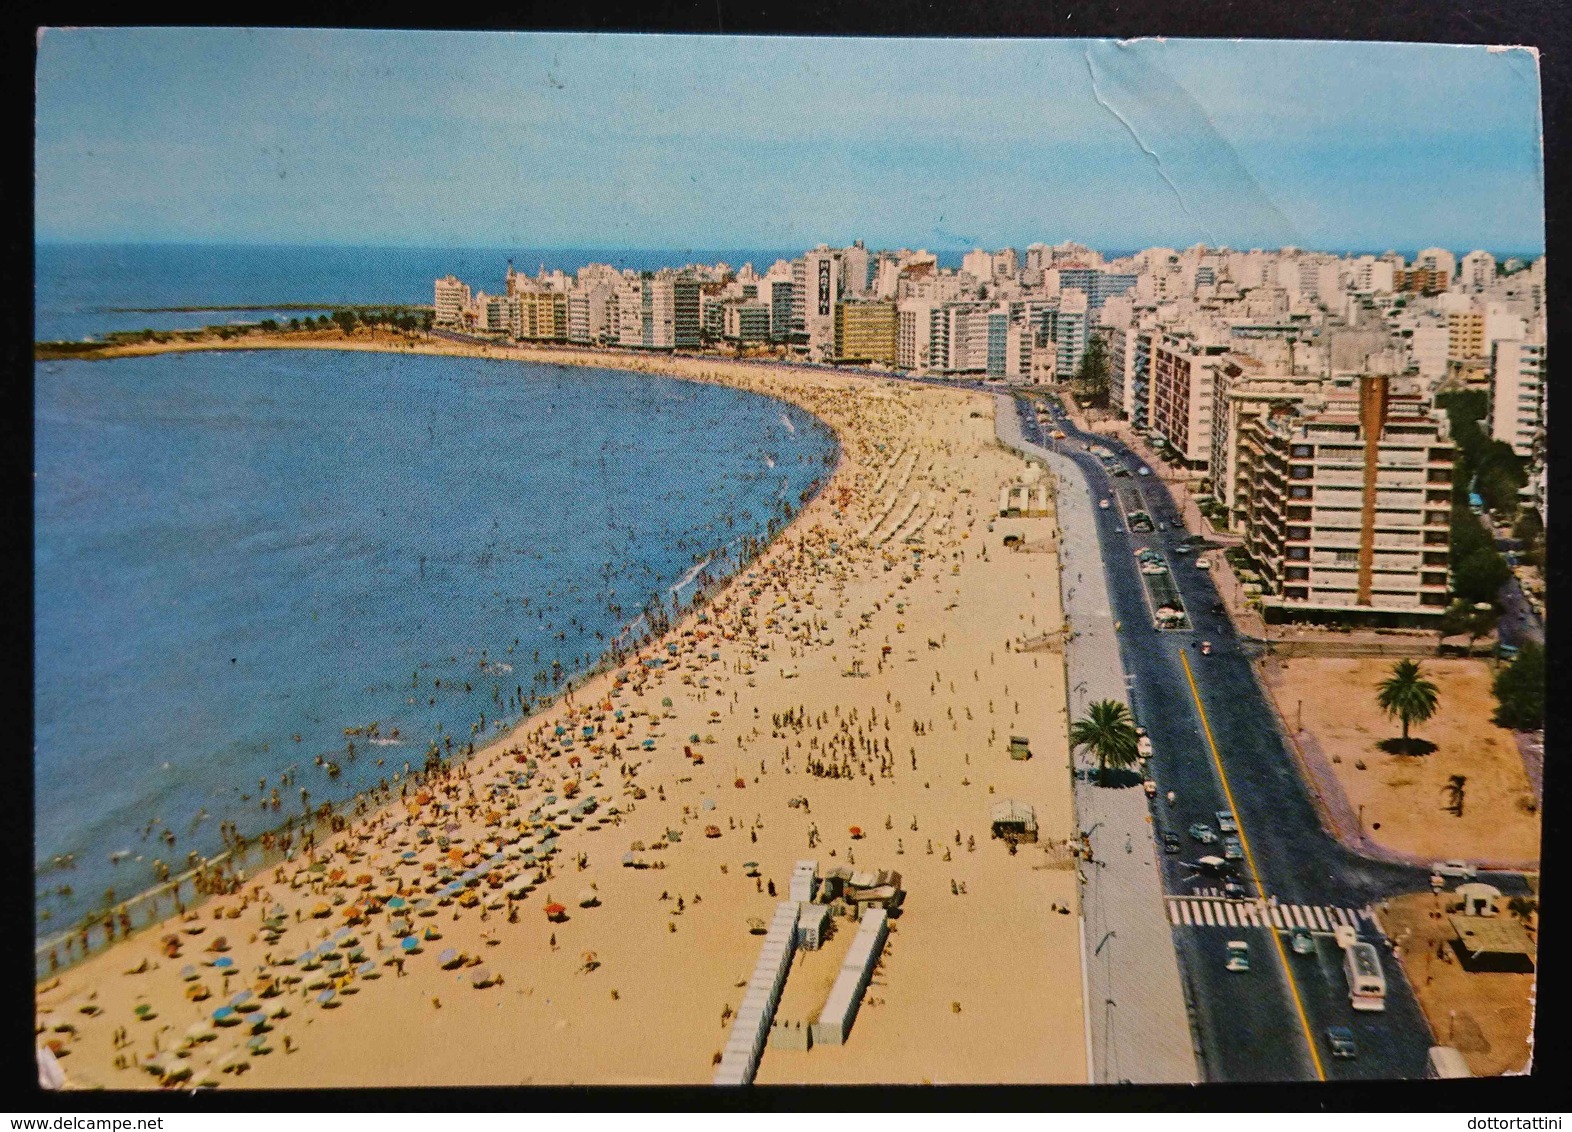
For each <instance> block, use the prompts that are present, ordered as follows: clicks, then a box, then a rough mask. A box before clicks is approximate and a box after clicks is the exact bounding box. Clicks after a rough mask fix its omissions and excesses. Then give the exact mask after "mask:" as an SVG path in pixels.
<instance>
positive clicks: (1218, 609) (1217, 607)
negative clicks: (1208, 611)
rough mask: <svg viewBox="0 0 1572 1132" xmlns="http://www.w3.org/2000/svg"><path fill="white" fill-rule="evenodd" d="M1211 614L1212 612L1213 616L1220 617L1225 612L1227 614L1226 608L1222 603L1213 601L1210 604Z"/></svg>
mask: <svg viewBox="0 0 1572 1132" xmlns="http://www.w3.org/2000/svg"><path fill="white" fill-rule="evenodd" d="M1212 612H1213V613H1215V614H1217V615H1218V616H1221V615H1223V614H1224V613H1227V612H1228V607H1227V606H1225V605H1224V604H1223V603H1222V602H1220V601H1214V602H1213V603H1212Z"/></svg>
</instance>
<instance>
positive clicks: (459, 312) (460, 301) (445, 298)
mask: <svg viewBox="0 0 1572 1132" xmlns="http://www.w3.org/2000/svg"><path fill="white" fill-rule="evenodd" d="M434 297H435V306H436V311H435V313H434V315H433V317H432V321H433V322H434V323H435V324H436V325H437V326H459V325H462V324H463V322H464V312H465V311H467V310H468V309H469V304H470V292H469V284H468V283H464V282H461V281H460V280H459V279H458V277H457V276H453V275H448V276H444V277H443V278H441V279H438V280H437V283H436V294H435V296H434Z"/></svg>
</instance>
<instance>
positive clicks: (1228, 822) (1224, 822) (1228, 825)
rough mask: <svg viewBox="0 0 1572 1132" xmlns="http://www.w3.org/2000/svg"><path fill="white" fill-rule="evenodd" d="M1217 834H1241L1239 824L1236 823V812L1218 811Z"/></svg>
mask: <svg viewBox="0 0 1572 1132" xmlns="http://www.w3.org/2000/svg"><path fill="white" fill-rule="evenodd" d="M1217 832H1219V833H1238V832H1239V823H1238V822H1236V821H1234V812H1233V811H1232V810H1218V811H1217Z"/></svg>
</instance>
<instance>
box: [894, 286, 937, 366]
mask: <svg viewBox="0 0 1572 1132" xmlns="http://www.w3.org/2000/svg"><path fill="white" fill-rule="evenodd" d="M938 305H939V304H938V303H936V302H934V301H933V300H932V299H902V300H900V301H899V302H897V303H896V304H895V364H896V366H898V367H899V368H901V369H903V370H908V371H909V372H911V373H919V374H920V373H927V372H928V371H929V369H930V368H931V367H932V364H933V355H932V334H933V312H934V310H935V309H937V307H938Z"/></svg>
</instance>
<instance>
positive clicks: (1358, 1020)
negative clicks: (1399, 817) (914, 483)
mask: <svg viewBox="0 0 1572 1132" xmlns="http://www.w3.org/2000/svg"><path fill="white" fill-rule="evenodd" d="M1055 420H1056V426H1057V427H1059V428H1061V429H1063V430H1064V431H1065V432H1066V433H1067V434H1068V436H1067V440H1066V441H1064V442H1060V443H1059V444H1055V445H1053V447H1055V448H1057V449H1059V450H1061V451H1063V452H1064V453H1066V455H1067V456H1068V458H1069V459H1071V460H1073V461H1074V462H1075V463H1076V464H1077V465H1078V466H1079V467H1080V468H1081V470H1082V472H1083V473H1084V474H1085V476H1086V477H1087V479H1088V480H1089V482H1090V483H1091V484H1092V485H1093V488H1094V492H1097V493H1100V494H1106V493H1107V490H1108V489H1107V485H1106V473H1105V471H1104V469H1102V467H1101V466H1100V465H1098V464H1097V463H1096V462H1095V460H1093V459H1092V457H1090V456H1089V455H1087V454H1085V453H1084V451H1083V449H1082V445H1083V444H1084V443H1087V442H1089V441H1090V440H1091V437H1089V436H1087V435H1084V434H1081V433H1079V432H1077V431H1076V430H1074V428H1073V426H1071V425H1070V424H1069V422H1068V421H1066V420H1064V419H1063V418H1062V415H1056V418H1055ZM1022 423H1023V425H1025V427H1026V428H1027V429H1029V430H1032V431H1036V420H1035V418H1028V419H1026V420H1023V422H1022ZM1039 435H1040V433H1039ZM1096 440H1097V441H1098V442H1101V443H1103V444H1105V445H1107V446H1108V447H1110V448H1112V449H1114V450H1115V451H1117V452H1118V453H1119V454H1120V457H1121V459H1125V460H1128V461H1130V462H1131V463H1132V465H1133V463H1134V459H1133V457H1130V456H1129V454H1128V453H1126V452H1124V450H1123V448H1122V446H1120V445H1119V444H1118V443H1117V442H1116V441H1114V440H1112V439H1111V438H1108V437H1103V436H1098V437H1096ZM1154 503H1155V506H1154V515H1153V517H1154V518H1155V519H1158V520H1159V521H1167V522H1168V523H1169V524H1170V525H1171V527H1172V529H1173V532H1174V534H1173V535H1166V534H1164V533H1161V532H1158V533H1154V534H1151V535H1146V536H1138V537H1140V538H1141V540H1142V541H1144V542H1145V543H1146V544H1148V545H1155V546H1157V547H1158V548H1159V549H1161V550H1164V551H1170V552H1171V548H1170V547H1169V546H1168V545H1167V544H1168V543H1169V542H1170V540H1171V539H1173V538H1176V537H1178V534H1179V532H1181V531H1182V527H1181V526H1179V525H1178V516H1177V515H1176V514H1175V513H1174V511H1173V509H1172V506H1171V502H1170V501H1169V500H1167V499H1165V498H1163V497H1161V496H1159V497H1157V498H1156V499H1155V500H1154ZM1099 514H1100V515H1102V516H1105V517H1106V516H1107V514H1108V513H1107V512H1100V513H1099ZM1108 533H1117V532H1110V531H1105V534H1108ZM1124 541H1125V545H1124V546H1122V547H1121V546H1119V544H1118V542H1117V541H1115V540H1114V539H1110V538H1105V539H1104V546H1105V547H1109V546H1111V547H1113V548H1114V549H1113V550H1112V551H1111V552H1110V553H1109V554H1107V556H1106V567H1107V572H1108V575H1109V580H1110V583H1111V592H1112V597H1113V608H1114V610H1115V612H1116V616H1117V615H1118V614H1119V613H1123V614H1125V616H1124V618H1123V629H1122V632H1121V637H1122V643H1123V645H1124V649H1125V656H1126V660H1127V663H1128V664H1129V667H1130V671H1131V675H1132V676H1133V677H1134V680H1133V683H1132V695H1131V703H1132V708H1133V710H1134V711H1135V714H1136V715H1137V718H1138V719H1139V720H1140V722H1141V723H1142V724H1143V725H1144V726H1146V727H1147V729H1148V732H1149V733H1150V734H1151V736H1152V739H1153V742H1154V746H1155V754H1154V757H1153V759H1152V762H1151V767H1150V771H1151V773H1152V774H1153V777H1155V778H1156V780H1157V783H1158V788H1159V792H1160V793H1161V792H1164V791H1167V790H1173V791H1175V794H1176V801H1175V804H1174V805H1173V806H1171V807H1170V806H1166V805H1161V804H1159V805H1158V806H1157V807H1156V809H1157V811H1158V812H1157V814H1156V820H1157V821H1158V823H1159V826H1160V828H1161V829H1164V830H1166V831H1172V832H1174V833H1176V834H1177V835H1178V836H1179V837H1180V838H1181V842H1182V844H1183V847H1184V848H1183V852H1182V853H1181V854H1179V855H1176V856H1172V857H1165V859H1164V862H1163V865H1162V868H1163V873H1164V879H1165V881H1166V883H1167V887H1168V890H1169V891H1170V892H1172V893H1174V894H1176V895H1178V894H1183V893H1186V892H1188V891H1190V890H1191V889H1192V888H1193V886H1194V885H1195V884H1196V883H1197V882H1196V878H1195V875H1194V872H1195V870H1194V869H1193V868H1189V867H1186V864H1185V862H1186V861H1190V862H1193V861H1194V859H1195V858H1196V857H1197V856H1199V855H1201V853H1203V852H1209V851H1210V850H1208V849H1203V848H1202V847H1201V846H1200V845H1197V844H1196V843H1194V842H1193V841H1191V840H1190V839H1189V838H1188V835H1187V830H1188V827H1189V825H1190V823H1192V822H1202V823H1205V824H1208V825H1212V826H1214V827H1215V824H1216V811H1218V810H1223V809H1228V808H1230V800H1229V799H1230V797H1231V799H1232V804H1231V808H1232V809H1233V810H1234V811H1235V813H1236V815H1237V819H1238V821H1239V824H1240V827H1241V829H1242V830H1243V831H1244V834H1245V838H1246V840H1247V843H1248V844H1247V848H1248V852H1249V856H1250V858H1251V862H1252V863H1253V865H1254V870H1242V873H1243V875H1242V878H1241V879H1243V880H1245V881H1246V882H1251V881H1253V880H1254V877H1252V875H1251V873H1252V871H1254V872H1255V873H1256V874H1257V875H1258V876H1259V878H1260V882H1261V884H1263V885H1264V886H1265V888H1266V891H1265V892H1258V891H1256V886H1255V884H1253V883H1247V885H1246V887H1247V889H1249V891H1250V895H1251V896H1252V897H1262V898H1268V897H1270V898H1275V899H1276V900H1278V901H1280V902H1282V903H1284V904H1291V903H1300V904H1335V905H1338V906H1342V907H1356V908H1357V907H1362V906H1364V905H1366V904H1369V903H1371V902H1375V901H1379V900H1380V899H1381V898H1382V897H1384V896H1388V895H1392V894H1395V893H1399V892H1412V891H1416V890H1423V889H1425V888H1426V887H1427V880H1428V876H1427V874H1426V872H1425V870H1423V869H1416V868H1413V867H1411V866H1404V865H1393V864H1387V863H1384V862H1380V861H1375V860H1371V859H1369V858H1366V857H1362V856H1360V855H1358V854H1357V853H1354V852H1352V851H1350V850H1348V849H1347V848H1345V847H1344V846H1342V845H1341V844H1339V843H1337V842H1336V841H1335V840H1333V839H1332V838H1331V837H1329V836H1328V835H1327V834H1326V833H1325V831H1324V830H1323V829H1322V828H1321V825H1320V821H1319V818H1318V816H1317V813H1316V811H1315V808H1314V805H1313V804H1312V802H1311V799H1310V797H1309V794H1308V792H1307V791H1306V789H1305V786H1304V784H1303V782H1302V780H1301V778H1300V776H1299V774H1298V771H1297V767H1296V766H1295V764H1294V762H1293V756H1292V754H1291V753H1290V752H1289V751H1288V749H1287V744H1286V741H1285V739H1284V737H1283V735H1282V734H1281V733H1280V731H1279V729H1278V724H1277V721H1276V717H1275V715H1274V714H1273V712H1272V709H1271V707H1270V705H1269V704H1268V703H1267V702H1266V700H1265V696H1264V694H1263V692H1262V691H1261V688H1260V685H1259V684H1258V683H1257V681H1256V678H1255V672H1254V669H1253V663H1252V658H1251V656H1250V655H1249V653H1248V651H1247V650H1246V649H1245V648H1243V647H1242V646H1241V642H1239V640H1238V639H1237V638H1236V637H1235V635H1234V634H1233V631H1232V628H1231V625H1230V623H1229V621H1228V619H1227V618H1226V617H1225V616H1219V615H1214V614H1212V613H1211V608H1212V606H1213V604H1214V603H1215V602H1216V601H1217V596H1216V592H1215V590H1214V589H1213V587H1212V585H1211V581H1210V578H1209V576H1208V575H1207V574H1206V572H1205V571H1202V570H1198V569H1195V568H1194V567H1193V566H1190V567H1189V568H1188V569H1186V568H1185V567H1184V566H1183V565H1176V567H1175V571H1176V574H1175V580H1176V581H1177V582H1178V583H1179V586H1180V590H1181V593H1182V595H1183V597H1184V600H1185V604H1186V606H1187V607H1188V608H1189V609H1190V611H1191V612H1192V616H1193V617H1194V619H1195V628H1196V631H1195V632H1194V633H1193V634H1185V633H1157V632H1156V631H1155V630H1153V629H1152V628H1151V627H1150V624H1149V622H1148V621H1147V620H1146V619H1145V617H1144V616H1142V614H1143V613H1144V603H1143V601H1142V599H1141V594H1140V590H1139V580H1138V579H1139V574H1138V573H1137V571H1136V569H1135V566H1134V558H1133V556H1131V555H1130V554H1129V552H1128V551H1129V547H1130V546H1131V545H1133V543H1132V542H1130V540H1129V538H1128V537H1126V538H1125V539H1124ZM1072 553H1073V550H1072ZM1170 561H1175V562H1183V561H1184V560H1183V559H1181V558H1177V557H1172V558H1170ZM1069 568H1070V567H1069V566H1068V565H1067V569H1069ZM1201 638H1205V639H1208V640H1210V641H1212V643H1213V646H1214V654H1213V655H1212V656H1210V657H1206V658H1202V657H1201V656H1200V653H1199V649H1198V648H1196V647H1195V646H1196V645H1198V644H1199V639H1201ZM1181 653H1185V654H1186V655H1187V656H1188V657H1189V658H1190V659H1191V663H1190V664H1189V665H1188V667H1189V668H1190V669H1191V670H1192V672H1193V675H1194V678H1195V685H1194V686H1193V687H1192V686H1191V685H1190V682H1189V676H1188V675H1187V673H1186V671H1185V669H1186V667H1187V666H1186V665H1185V664H1184V663H1183V662H1182V661H1181V660H1180V654H1181ZM1203 710H1204V712H1205V715H1206V724H1205V726H1204V727H1203V724H1202V719H1201V713H1202V711H1203ZM1208 731H1209V732H1210V734H1208ZM1214 749H1215V754H1214ZM1224 775H1226V779H1227V784H1228V785H1227V788H1226V789H1225V787H1224V780H1223V776H1224ZM1492 879H1494V878H1492ZM1203 883H1204V882H1203ZM1362 923H1364V924H1366V925H1367V926H1368V925H1369V924H1370V922H1369V921H1362ZM1253 932H1254V934H1253V937H1252V935H1250V934H1245V933H1241V935H1239V936H1233V937H1231V938H1243V939H1245V941H1246V942H1250V943H1251V944H1252V948H1251V950H1252V960H1253V962H1252V968H1253V969H1252V971H1251V972H1250V973H1248V974H1239V973H1234V972H1226V971H1225V970H1224V968H1223V962H1222V960H1223V956H1222V951H1221V945H1222V943H1224V942H1226V941H1222V940H1217V939H1212V938H1209V937H1208V936H1207V934H1206V933H1200V932H1196V931H1195V930H1193V929H1190V928H1182V927H1180V928H1176V929H1175V935H1176V938H1177V942H1178V949H1179V955H1180V962H1181V966H1182V968H1183V970H1184V973H1185V978H1186V980H1187V985H1188V986H1189V987H1191V988H1192V989H1193V991H1194V1001H1195V1005H1196V1022H1197V1028H1198V1031H1199V1040H1200V1045H1201V1047H1202V1051H1203V1055H1204V1060H1205V1068H1206V1073H1207V1076H1208V1078H1209V1079H1213V1080H1281V1079H1285V1078H1308V1079H1315V1078H1316V1077H1317V1076H1318V1075H1320V1073H1324V1074H1325V1075H1326V1076H1327V1077H1336V1078H1340V1079H1341V1078H1361V1077H1417V1076H1420V1075H1421V1074H1422V1072H1423V1068H1424V1062H1425V1051H1426V1048H1427V1047H1428V1045H1429V1043H1430V1040H1431V1038H1430V1033H1429V1028H1428V1026H1427V1024H1426V1023H1425V1021H1424V1018H1423V1016H1422V1014H1421V1013H1420V1011H1419V1009H1418V1006H1417V1003H1416V1002H1415V1000H1414V998H1413V995H1412V992H1411V990H1410V988H1409V987H1408V985H1407V983H1406V981H1405V979H1404V978H1403V972H1402V969H1401V967H1400V966H1399V965H1398V964H1397V963H1396V962H1395V960H1394V959H1393V958H1391V956H1390V953H1387V954H1386V957H1385V958H1384V960H1383V962H1384V966H1385V969H1386V974H1387V981H1388V990H1387V1010H1386V1012H1385V1013H1383V1014H1355V1013H1354V1012H1353V1011H1352V1010H1351V1009H1350V1008H1349V1005H1348V1001H1347V987H1346V983H1345V982H1344V980H1343V977H1342V973H1341V969H1340V968H1339V967H1338V966H1337V964H1336V961H1335V960H1336V956H1335V954H1328V951H1327V948H1328V946H1329V945H1323V947H1322V949H1321V950H1322V954H1321V955H1320V956H1319V957H1318V960H1317V962H1315V963H1311V962H1310V961H1309V959H1310V957H1308V956H1306V957H1294V960H1293V966H1292V970H1293V972H1294V976H1293V985H1292V986H1291V987H1290V985H1289V983H1288V981H1287V978H1286V973H1287V970H1288V968H1287V967H1286V966H1285V963H1284V960H1283V958H1282V957H1281V956H1280V955H1278V954H1277V952H1276V945H1275V944H1274V943H1272V941H1271V940H1270V937H1269V936H1267V935H1266V933H1265V932H1264V931H1263V930H1260V929H1253ZM1368 935H1369V936H1370V938H1372V939H1374V940H1376V941H1377V942H1378V943H1379V942H1385V941H1384V940H1383V938H1382V937H1381V935H1380V933H1379V931H1378V930H1374V929H1372V930H1371V931H1370V932H1369V933H1368ZM1263 975H1266V976H1270V977H1269V978H1262V976H1263ZM1241 991H1245V992H1246V993H1241ZM1338 1024H1342V1025H1349V1026H1351V1027H1352V1028H1353V1029H1354V1032H1355V1034H1356V1036H1357V1037H1358V1039H1359V1043H1360V1047H1361V1055H1360V1058H1359V1060H1358V1061H1355V1062H1347V1061H1335V1062H1334V1061H1332V1059H1330V1058H1328V1057H1325V1056H1322V1054H1324V1031H1325V1028H1326V1026H1329V1025H1338ZM1312 1042H1314V1043H1316V1044H1317V1045H1318V1046H1319V1047H1320V1049H1319V1052H1318V1053H1317V1054H1312V1053H1311V1050H1310V1044H1311V1043H1312Z"/></svg>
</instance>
